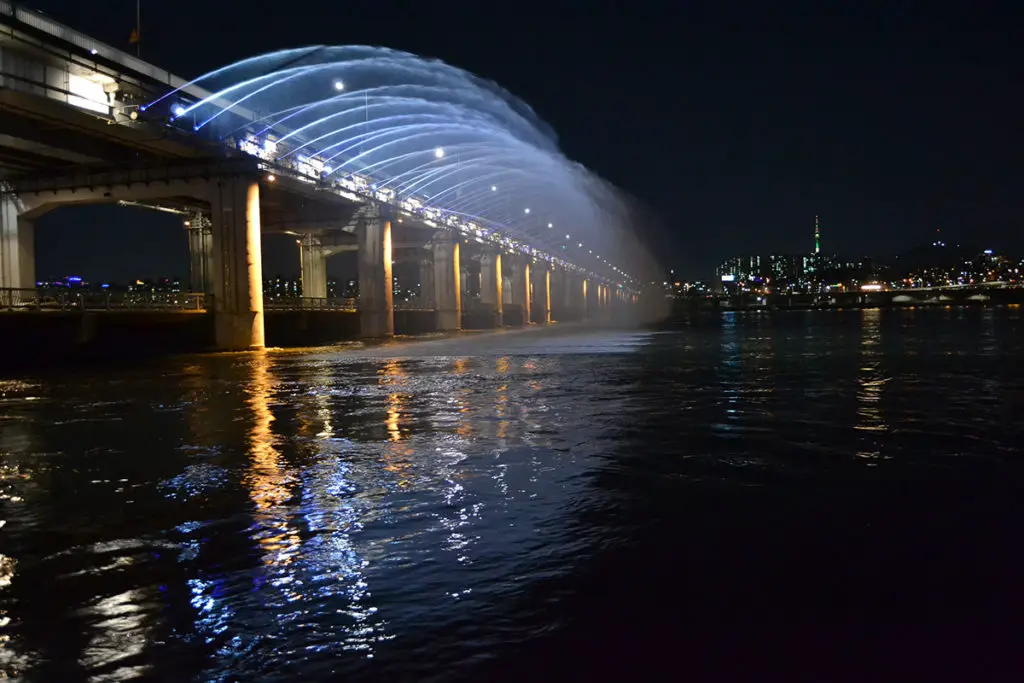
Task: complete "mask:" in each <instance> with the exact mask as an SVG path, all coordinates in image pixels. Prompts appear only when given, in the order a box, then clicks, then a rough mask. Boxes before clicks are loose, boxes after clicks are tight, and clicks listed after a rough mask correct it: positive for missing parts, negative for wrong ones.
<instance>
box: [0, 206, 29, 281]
mask: <svg viewBox="0 0 1024 683" xmlns="http://www.w3.org/2000/svg"><path fill="white" fill-rule="evenodd" d="M21 208H22V207H21V202H20V200H19V199H18V197H17V195H15V194H13V193H11V192H8V191H7V188H5V187H0V287H5V288H8V287H9V288H12V289H18V288H22V289H34V288H35V286H36V250H35V227H34V226H33V224H32V221H30V220H28V219H27V218H25V217H24V216H22V215H21V213H22V212H21Z"/></svg>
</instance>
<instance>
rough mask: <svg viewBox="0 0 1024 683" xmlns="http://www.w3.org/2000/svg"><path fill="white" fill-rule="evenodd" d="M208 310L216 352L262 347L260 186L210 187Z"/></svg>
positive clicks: (242, 181) (241, 182)
mask: <svg viewBox="0 0 1024 683" xmlns="http://www.w3.org/2000/svg"><path fill="white" fill-rule="evenodd" d="M211 195H212V196H211V202H210V203H211V206H212V212H211V215H212V220H213V264H214V277H213V282H212V285H213V310H214V330H215V335H216V344H217V348H219V349H223V350H230V351H239V350H245V349H259V348H263V346H264V328H263V253H262V240H261V235H260V186H259V182H258V181H256V180H254V179H248V178H235V179H232V180H229V181H225V182H219V183H217V184H216V187H214V188H211Z"/></svg>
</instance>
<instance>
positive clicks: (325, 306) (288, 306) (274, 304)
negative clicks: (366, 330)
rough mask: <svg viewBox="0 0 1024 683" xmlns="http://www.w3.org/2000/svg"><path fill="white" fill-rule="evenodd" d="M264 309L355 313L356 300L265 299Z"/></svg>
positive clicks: (319, 298)
mask: <svg viewBox="0 0 1024 683" xmlns="http://www.w3.org/2000/svg"><path fill="white" fill-rule="evenodd" d="M263 309H264V310H273V311H355V310H356V300H355V299H345V298H340V297H311V296H283V297H273V298H271V297H264V299H263Z"/></svg>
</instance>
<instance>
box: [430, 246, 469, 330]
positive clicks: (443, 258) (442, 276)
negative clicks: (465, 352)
mask: <svg viewBox="0 0 1024 683" xmlns="http://www.w3.org/2000/svg"><path fill="white" fill-rule="evenodd" d="M431 251H432V252H433V253H434V308H435V310H436V321H437V322H436V324H437V330H438V332H449V331H452V330H461V329H462V286H463V273H462V266H461V264H460V262H459V257H460V250H459V239H458V237H456V236H455V235H452V234H451V233H447V232H445V233H438V234H437V235H436V236H435V237H434V239H433V241H432V242H431Z"/></svg>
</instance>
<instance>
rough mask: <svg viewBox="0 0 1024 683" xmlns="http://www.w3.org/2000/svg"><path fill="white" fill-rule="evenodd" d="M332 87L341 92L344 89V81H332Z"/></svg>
mask: <svg viewBox="0 0 1024 683" xmlns="http://www.w3.org/2000/svg"><path fill="white" fill-rule="evenodd" d="M334 89H335V90H337V91H338V92H341V91H342V90H344V89H345V83H344V82H343V81H334Z"/></svg>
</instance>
